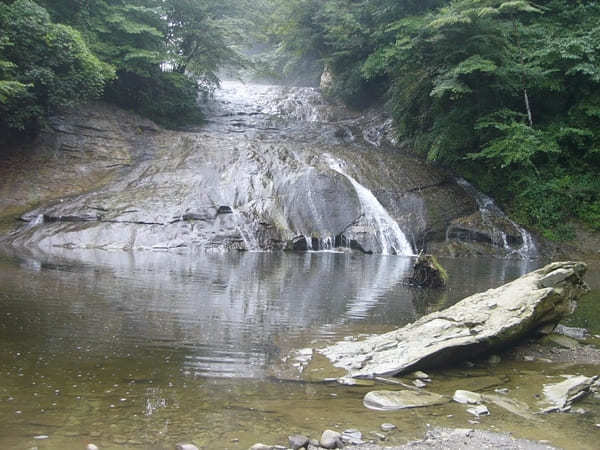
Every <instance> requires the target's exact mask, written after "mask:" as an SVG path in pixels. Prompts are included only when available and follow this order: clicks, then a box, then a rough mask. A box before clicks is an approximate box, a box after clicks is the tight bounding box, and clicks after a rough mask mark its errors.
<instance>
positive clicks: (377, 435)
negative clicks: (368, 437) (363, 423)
mask: <svg viewBox="0 0 600 450" xmlns="http://www.w3.org/2000/svg"><path fill="white" fill-rule="evenodd" d="M371 434H372V435H373V436H375V437H376V438H379V440H380V441H385V440H386V439H387V436H386V435H385V434H383V433H379V432H377V431H371Z"/></svg>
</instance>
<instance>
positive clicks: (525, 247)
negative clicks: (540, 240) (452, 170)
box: [456, 178, 538, 259]
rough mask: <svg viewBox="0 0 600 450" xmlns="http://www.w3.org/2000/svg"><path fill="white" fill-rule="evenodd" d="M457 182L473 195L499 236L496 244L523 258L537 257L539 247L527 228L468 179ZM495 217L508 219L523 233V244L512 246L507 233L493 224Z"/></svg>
mask: <svg viewBox="0 0 600 450" xmlns="http://www.w3.org/2000/svg"><path fill="white" fill-rule="evenodd" d="M456 182H457V183H458V184H459V185H460V186H461V187H462V188H463V189H464V190H465V191H466V192H467V193H468V194H469V195H471V196H472V197H473V198H474V199H475V201H476V202H477V206H478V207H479V211H480V213H481V217H482V219H483V220H484V222H485V223H486V225H488V226H489V227H490V228H492V230H493V231H492V236H493V238H494V241H495V240H496V239H495V238H496V236H497V239H498V240H499V242H498V241H496V242H492V243H493V244H494V245H498V244H501V245H499V246H501V247H502V248H504V249H505V250H507V251H508V252H509V254H517V255H519V257H521V258H523V259H528V258H536V257H537V256H538V251H537V247H536V245H535V241H534V240H533V236H531V234H530V233H529V232H528V231H527V230H525V229H524V228H523V227H522V226H520V225H519V224H517V223H516V222H514V221H513V220H512V219H511V218H510V217H508V216H507V215H506V214H504V211H502V210H501V209H500V208H499V207H498V205H496V203H494V200H492V199H491V198H490V197H488V196H487V195H485V194H484V193H482V192H479V191H478V190H477V189H475V187H474V186H473V185H472V184H470V183H469V182H468V181H467V180H464V179H462V178H459V179H457V180H456ZM494 217H500V218H502V219H504V220H506V221H507V222H508V223H510V224H511V225H512V226H513V227H514V228H515V229H516V230H517V231H518V232H519V234H520V235H521V239H522V241H523V243H522V244H521V246H520V247H519V248H517V249H515V248H512V247H511V246H510V244H509V243H508V239H507V236H506V233H505V232H504V231H502V230H499V229H497V228H496V227H494V224H493V218H494Z"/></svg>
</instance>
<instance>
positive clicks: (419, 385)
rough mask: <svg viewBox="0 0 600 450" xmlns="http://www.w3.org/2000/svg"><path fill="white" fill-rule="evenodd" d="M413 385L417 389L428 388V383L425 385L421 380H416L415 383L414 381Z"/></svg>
mask: <svg viewBox="0 0 600 450" xmlns="http://www.w3.org/2000/svg"><path fill="white" fill-rule="evenodd" d="M413 384H414V385H415V386H416V387H418V388H420V389H422V388H424V387H425V386H427V383H424V382H423V381H421V380H419V379H417V380H414V381H413Z"/></svg>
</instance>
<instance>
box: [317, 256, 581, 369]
mask: <svg viewBox="0 0 600 450" xmlns="http://www.w3.org/2000/svg"><path fill="white" fill-rule="evenodd" d="M585 271H586V265H585V264H584V263H579V262H557V263H553V264H550V265H548V266H546V267H544V268H541V269H538V270H536V271H534V272H531V273H529V274H527V275H524V276H523V277H521V278H518V279H517V280H515V281H513V282H511V283H508V284H505V285H503V286H501V287H499V288H496V289H490V290H488V291H486V292H483V293H479V294H475V295H472V296H470V297H467V298H465V299H463V300H461V301H460V302H458V303H457V304H455V305H454V306H452V307H450V308H448V309H446V310H444V311H439V312H435V313H432V314H428V315H427V316H424V317H422V318H421V319H419V320H418V321H416V322H414V323H412V324H409V325H407V326H405V327H403V328H400V329H398V330H394V331H392V332H389V333H386V334H382V335H377V336H373V337H370V338H367V339H365V340H363V341H358V342H352V341H343V342H339V343H337V344H334V345H331V346H329V347H325V348H323V349H320V350H318V351H319V352H320V353H322V354H323V355H325V356H326V357H327V358H329V359H330V360H331V362H332V363H333V364H334V365H335V366H336V367H340V368H344V369H346V370H347V371H348V374H349V375H350V376H352V377H372V376H384V375H396V374H399V373H402V372H408V371H413V370H416V369H424V368H429V367H433V366H440V365H442V364H444V363H447V362H452V363H456V362H457V361H460V360H462V359H467V358H473V357H476V356H477V355H479V354H481V353H483V352H486V351H488V350H492V349H497V348H500V347H503V346H506V345H509V344H511V343H514V342H515V341H517V340H519V339H521V338H523V337H524V336H526V335H528V334H530V333H531V332H533V331H534V330H536V329H539V328H541V327H544V326H546V325H548V324H556V323H557V322H558V321H559V320H560V319H561V318H562V317H563V316H565V315H566V314H569V313H571V312H572V311H573V309H574V308H575V304H576V303H575V302H576V300H577V298H578V297H579V296H580V295H582V294H583V293H585V292H587V290H588V288H587V286H586V285H585V283H584V282H583V280H582V277H583V274H584V273H585Z"/></svg>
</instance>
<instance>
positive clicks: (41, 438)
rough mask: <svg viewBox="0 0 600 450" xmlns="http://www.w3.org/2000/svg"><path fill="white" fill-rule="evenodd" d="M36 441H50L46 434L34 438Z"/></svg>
mask: <svg viewBox="0 0 600 450" xmlns="http://www.w3.org/2000/svg"><path fill="white" fill-rule="evenodd" d="M33 438H34V439H35V440H38V441H41V440H43V439H48V436H47V435H45V434H40V435H39V436H34V437H33Z"/></svg>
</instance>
